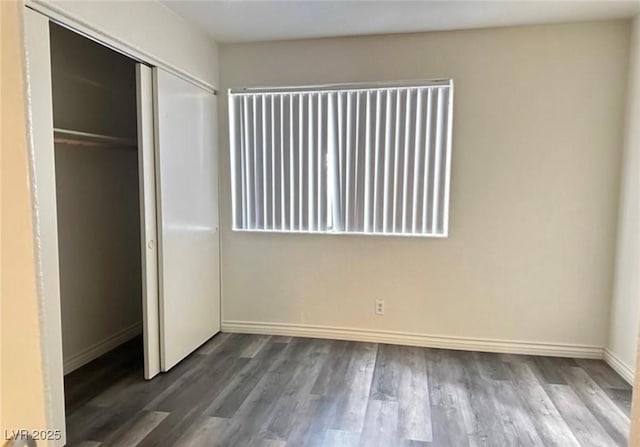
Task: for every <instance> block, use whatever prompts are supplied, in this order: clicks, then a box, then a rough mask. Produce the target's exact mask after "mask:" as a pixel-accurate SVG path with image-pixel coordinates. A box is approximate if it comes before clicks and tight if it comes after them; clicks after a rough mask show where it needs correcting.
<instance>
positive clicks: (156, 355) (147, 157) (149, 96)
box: [136, 64, 160, 379]
mask: <svg viewBox="0 0 640 447" xmlns="http://www.w3.org/2000/svg"><path fill="white" fill-rule="evenodd" d="M136 93H137V94H136V96H137V98H136V99H137V108H138V110H137V112H138V171H139V181H140V241H141V243H142V244H141V245H142V247H141V250H142V256H141V260H142V295H143V296H142V328H143V336H144V378H145V379H151V378H152V377H154V376H155V375H156V374H158V373H159V372H160V321H159V309H158V307H159V302H158V244H157V240H158V235H157V214H156V180H155V177H156V174H155V146H154V141H153V140H154V131H153V126H154V120H153V73H152V69H151V68H150V67H147V66H146V65H143V64H136Z"/></svg>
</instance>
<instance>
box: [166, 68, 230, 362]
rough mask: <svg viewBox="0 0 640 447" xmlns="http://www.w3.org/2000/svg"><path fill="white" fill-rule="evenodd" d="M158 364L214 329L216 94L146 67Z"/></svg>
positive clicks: (217, 303) (216, 308) (217, 292)
mask: <svg viewBox="0 0 640 447" xmlns="http://www.w3.org/2000/svg"><path fill="white" fill-rule="evenodd" d="M153 72H154V93H155V97H154V105H155V108H156V113H155V117H156V126H155V129H156V173H157V177H156V182H157V188H158V224H159V231H158V233H159V243H160V245H159V273H160V275H159V276H160V362H161V368H162V370H163V371H167V370H169V369H170V368H171V367H172V366H174V365H175V364H176V363H178V362H179V361H180V360H182V359H183V358H184V357H186V356H187V355H189V354H190V353H191V352H193V351H194V350H195V349H196V348H197V347H198V346H200V345H201V344H202V343H204V342H205V341H206V340H208V339H209V338H211V337H212V336H213V335H215V334H216V333H217V332H218V331H219V330H220V287H219V285H220V277H219V274H220V273H219V272H220V269H219V256H218V252H219V240H218V175H217V143H216V137H217V136H216V132H215V130H216V98H215V96H214V95H213V93H211V92H209V91H206V90H203V89H201V88H200V87H197V86H195V85H193V84H191V83H189V82H187V81H184V80H183V79H181V78H178V77H177V76H175V75H173V74H170V73H167V72H165V71H163V70H161V69H157V68H154V70H153Z"/></svg>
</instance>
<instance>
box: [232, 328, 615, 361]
mask: <svg viewBox="0 0 640 447" xmlns="http://www.w3.org/2000/svg"><path fill="white" fill-rule="evenodd" d="M222 331H223V332H236V333H244V334H266V335H284V336H296V337H312V338H329V339H335V340H349V341H364V342H374V343H388V344H395V345H407V346H420V347H426V348H442V349H457V350H462V351H483V352H499V353H507V354H527V355H546V356H552V357H574V358H585V359H601V358H602V349H603V348H602V346H589V345H566V344H560V343H539V342H523V341H505V340H492V339H484V338H470V337H452V336H448V335H428V334H412V333H405V332H394V331H382V330H368V329H351V328H341V327H331V326H316V325H303V324H287V323H267V322H252V321H223V322H222Z"/></svg>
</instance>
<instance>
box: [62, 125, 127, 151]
mask: <svg viewBox="0 0 640 447" xmlns="http://www.w3.org/2000/svg"><path fill="white" fill-rule="evenodd" d="M53 134H54V135H55V136H56V137H62V138H71V139H75V140H80V139H83V140H88V141H91V142H96V143H103V144H108V145H114V146H127V147H133V148H135V147H137V146H138V143H137V141H135V140H131V139H129V138H122V137H113V136H111V135H102V134H98V133H91V132H80V131H78V130H70V129H61V128H59V127H54V128H53Z"/></svg>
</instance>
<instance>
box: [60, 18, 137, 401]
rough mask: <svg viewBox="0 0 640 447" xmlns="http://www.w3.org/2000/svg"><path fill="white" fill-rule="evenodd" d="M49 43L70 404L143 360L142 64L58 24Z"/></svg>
mask: <svg viewBox="0 0 640 447" xmlns="http://www.w3.org/2000/svg"><path fill="white" fill-rule="evenodd" d="M50 39H51V86H52V95H53V96H52V98H53V101H52V103H53V126H54V155H55V178H56V204H57V220H58V256H59V270H60V310H61V317H62V348H63V359H64V373H65V376H66V378H65V382H66V393H65V397H66V400H67V403H68V406H69V405H73V404H74V400H75V399H87V398H90V397H91V392H98V391H99V389H96V383H101V384H103V385H104V386H107V385H108V384H109V383H108V381H109V380H112V381H114V380H117V379H118V377H120V376H122V375H123V374H126V373H127V372H129V371H130V370H131V369H135V368H139V369H140V370H141V367H142V364H143V359H142V337H141V334H142V271H141V250H140V198H139V178H138V168H139V167H138V145H137V112H136V64H135V61H133V60H131V59H129V58H128V57H126V56H123V55H121V54H119V53H117V52H115V51H112V50H110V49H108V48H106V47H104V46H102V45H99V44H97V43H95V42H93V41H91V40H89V39H87V38H85V37H83V36H81V35H79V34H76V33H74V32H72V31H70V30H68V29H66V28H63V27H61V26H58V25H55V24H52V25H51V27H50ZM127 342H128V343H127ZM125 343H126V346H124V347H123V346H122V345H123V344H125ZM108 352H110V354H107V353H108ZM103 355H106V357H105V358H106V359H110V360H108V361H107V360H103V361H95V362H94V363H93V364H92V365H91V366H89V367H86V368H84V369H82V368H81V367H82V366H84V365H86V364H88V363H89V362H91V361H94V360H95V359H97V358H98V357H101V356H103ZM114 366H117V368H115V367H114ZM78 368H80V370H79V369H78ZM73 371H76V373H75V374H74V373H73ZM141 375H142V374H141ZM99 378H100V380H98V379H99Z"/></svg>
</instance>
